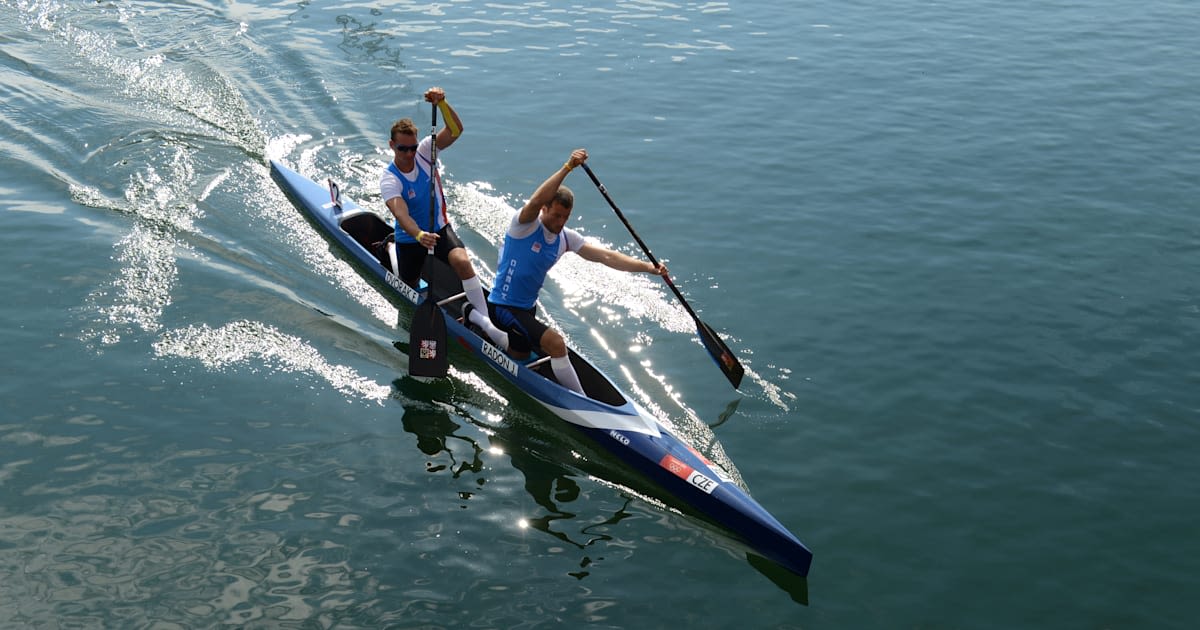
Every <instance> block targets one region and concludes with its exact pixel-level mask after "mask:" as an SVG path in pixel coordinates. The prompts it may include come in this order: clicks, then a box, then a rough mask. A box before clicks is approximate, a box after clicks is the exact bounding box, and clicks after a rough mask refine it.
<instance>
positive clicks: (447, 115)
mask: <svg viewBox="0 0 1200 630" xmlns="http://www.w3.org/2000/svg"><path fill="white" fill-rule="evenodd" d="M438 109H440V110H442V118H443V119H445V121H446V128H447V129H449V130H450V135H452V136H454V137H455V138H457V137H459V136H460V135H462V127H459V126H458V121H457V120H455V119H454V112H453V111H451V109H450V104H449V103H447V102H446V99H442V100H440V101H438Z"/></svg>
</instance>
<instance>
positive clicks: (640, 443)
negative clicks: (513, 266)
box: [271, 160, 812, 576]
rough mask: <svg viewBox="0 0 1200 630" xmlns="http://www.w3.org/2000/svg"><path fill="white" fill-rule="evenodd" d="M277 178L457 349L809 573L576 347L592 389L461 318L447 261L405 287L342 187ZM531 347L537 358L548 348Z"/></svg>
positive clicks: (768, 552) (370, 217) (801, 550)
mask: <svg viewBox="0 0 1200 630" xmlns="http://www.w3.org/2000/svg"><path fill="white" fill-rule="evenodd" d="M271 177H272V178H273V179H274V180H275V182H276V183H277V184H278V185H279V187H280V189H282V190H283V192H284V194H285V195H287V197H288V199H289V200H290V201H291V202H292V203H293V204H294V205H295V206H296V208H298V209H299V210H300V211H301V212H302V213H303V214H304V215H305V217H306V218H307V219H308V220H309V221H310V223H312V225H313V226H314V227H316V228H317V230H318V231H319V232H320V233H321V234H322V235H323V236H324V237H325V238H326V239H327V240H330V241H331V242H332V243H333V244H335V245H336V246H337V247H338V249H340V250H341V252H342V253H344V254H345V255H347V256H348V257H349V258H350V260H352V261H353V262H354V263H356V265H355V266H356V267H357V268H358V269H359V271H360V272H362V273H365V274H367V275H368V276H370V277H373V278H374V279H375V280H377V281H378V282H377V283H376V284H378V285H380V287H381V290H384V291H385V292H389V293H390V294H391V295H390V297H391V298H392V299H393V300H394V301H396V302H398V303H399V304H400V305H406V306H409V307H413V308H415V307H416V306H417V305H418V304H420V303H421V301H422V300H425V299H433V300H436V301H437V302H438V304H439V305H440V306H441V312H442V315H443V317H444V318H445V321H446V331H447V342H448V343H449V344H450V345H451V346H457V347H461V348H462V349H464V350H466V351H467V352H469V353H470V354H472V355H474V356H475V357H477V358H478V359H479V360H481V361H482V362H483V363H484V364H486V365H487V366H488V367H490V368H491V369H492V370H494V371H495V372H496V373H497V374H499V375H500V376H501V377H503V378H504V379H506V380H508V381H509V382H510V383H512V384H513V385H515V386H516V388H517V389H519V390H520V391H522V392H524V394H525V395H527V396H528V397H529V398H531V399H532V400H534V401H536V402H537V403H538V404H540V405H541V406H542V407H544V408H546V409H547V410H549V411H550V412H552V413H553V414H554V415H555V416H557V417H558V418H560V419H562V420H563V421H564V422H566V423H567V425H569V426H570V427H572V428H573V429H574V430H575V431H577V432H578V433H579V434H580V435H582V436H584V437H585V438H586V439H587V440H588V441H589V442H590V443H592V444H594V445H596V446H599V447H600V448H601V449H602V450H603V451H606V452H608V453H611V454H612V455H614V456H616V457H617V458H618V459H620V460H621V461H622V462H624V463H625V464H626V465H628V466H629V467H630V468H631V469H632V470H633V471H635V472H636V473H637V475H639V476H640V478H642V479H645V480H646V481H648V482H649V485H650V486H651V487H653V488H656V489H658V490H659V491H660V492H658V494H659V495H661V496H657V497H655V498H656V499H659V500H662V501H664V503H666V504H667V505H670V506H672V507H676V508H683V509H681V511H687V512H690V513H693V514H697V515H699V516H701V517H702V518H703V519H705V520H707V521H709V522H710V523H712V524H715V525H716V526H718V527H719V528H720V529H722V530H725V531H726V532H728V533H730V534H732V535H733V536H734V537H735V538H736V539H738V540H740V541H741V542H742V543H743V544H744V545H745V546H746V547H748V548H749V550H750V551H751V552H752V553H754V554H757V555H760V556H762V557H764V558H767V559H768V560H770V561H772V562H774V563H776V564H777V565H779V566H780V567H782V568H784V569H787V570H788V571H790V572H792V573H794V574H796V575H799V576H807V575H808V570H809V566H810V564H811V563H812V552H811V551H809V549H808V548H807V547H805V546H804V543H802V542H801V541H800V540H799V539H798V538H797V537H796V536H795V535H794V534H792V533H791V532H790V531H789V530H788V529H787V528H786V527H784V526H783V525H782V524H781V523H780V522H779V521H778V520H777V519H776V518H775V517H774V516H772V515H771V514H770V513H769V512H768V511H767V510H766V509H764V508H763V507H762V506H761V505H759V503H758V502H757V501H755V500H754V499H753V498H751V497H750V495H749V494H748V493H746V492H745V491H744V490H743V489H742V488H741V487H740V486H739V485H737V484H736V483H735V482H734V481H733V480H732V479H731V478H730V476H729V475H728V474H727V473H726V472H725V471H724V470H722V469H721V467H720V466H718V465H716V464H715V463H713V462H712V461H710V460H709V459H708V458H707V457H705V456H704V455H703V454H701V453H700V452H699V451H697V450H696V449H695V448H693V447H692V446H691V445H689V444H688V443H687V442H686V441H685V440H683V439H681V438H680V437H679V436H678V435H676V434H675V433H674V432H672V431H671V430H670V428H669V427H668V426H666V425H664V424H663V423H661V422H659V420H658V419H657V418H655V417H654V416H653V415H652V414H650V413H649V412H648V411H646V410H645V409H644V408H643V407H641V406H640V405H638V404H637V403H636V402H634V401H633V400H632V399H631V398H630V397H629V396H627V395H626V394H625V393H624V392H623V391H621V389H620V388H619V387H617V385H616V384H614V383H613V382H612V380H611V379H609V378H608V377H607V376H605V375H604V374H603V373H602V372H601V371H600V370H599V369H597V368H596V367H595V366H594V365H593V364H592V363H591V362H589V361H588V360H587V359H585V358H584V357H583V356H581V355H580V354H578V353H577V352H576V351H575V350H574V349H571V350H569V352H570V358H571V363H572V365H574V367H575V371H576V373H577V374H578V375H579V381H580V383H581V384H582V385H583V388H584V391H585V392H586V394H587V395H586V396H585V395H580V394H578V393H576V392H574V391H572V390H570V389H567V388H565V387H563V386H561V385H559V384H558V382H557V381H555V380H554V375H553V372H552V371H551V370H550V365H549V362H548V361H546V360H545V359H544V358H543V359H541V360H534V361H530V362H523V361H518V360H516V359H513V358H512V357H510V356H508V355H507V354H505V353H504V352H503V351H501V350H500V349H498V348H496V347H495V346H493V345H492V344H491V343H490V341H489V340H488V339H486V337H485V336H483V335H480V334H478V330H477V329H476V328H475V326H468V325H464V323H463V322H462V321H461V317H462V307H463V306H464V305H465V303H466V298H465V295H463V294H462V284H461V283H460V282H459V280H458V278H457V277H455V275H454V273H453V272H452V271H451V270H450V269H449V267H448V266H446V265H445V264H444V263H442V262H441V261H438V260H436V259H434V260H431V261H430V262H429V263H427V264H426V265H425V273H426V276H425V277H424V279H423V282H422V283H421V287H419V289H414V288H412V287H409V286H408V285H406V284H404V283H403V282H402V281H401V280H400V278H399V275H398V273H396V270H395V269H394V263H393V262H392V257H391V256H390V255H389V254H388V247H387V241H388V239H387V237H388V235H389V234H391V232H392V227H391V226H390V225H389V224H388V223H387V222H385V221H384V220H383V219H382V218H381V217H380V216H379V215H376V214H375V213H373V212H370V211H368V210H365V209H363V208H362V207H360V206H359V205H358V204H356V203H354V201H352V200H350V199H348V198H346V197H344V196H343V195H341V194H340V193H339V192H337V187H336V185H335V184H333V183H332V182H330V183H329V186H328V187H327V186H322V185H321V184H318V183H316V182H315V181H313V180H311V179H309V178H307V177H305V176H303V175H301V174H299V173H297V172H296V171H294V170H292V169H290V168H288V167H287V166H285V165H284V164H283V163H281V162H279V161H278V160H271ZM429 274H433V275H432V276H430V275H429ZM430 286H432V287H433V291H432V292H431V291H429V287H430ZM430 293H432V295H430ZM534 350H535V355H536V356H541V355H543V354H544V353H542V352H539V351H538V350H540V349H538V348H535V349H534Z"/></svg>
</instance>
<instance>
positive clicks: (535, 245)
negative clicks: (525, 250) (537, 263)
mask: <svg viewBox="0 0 1200 630" xmlns="http://www.w3.org/2000/svg"><path fill="white" fill-rule="evenodd" d="M530 249H532V250H533V253H535V254H536V253H538V252H541V251H542V244H541V243H539V242H536V241H535V242H534V243H533V247H531V248H530Z"/></svg>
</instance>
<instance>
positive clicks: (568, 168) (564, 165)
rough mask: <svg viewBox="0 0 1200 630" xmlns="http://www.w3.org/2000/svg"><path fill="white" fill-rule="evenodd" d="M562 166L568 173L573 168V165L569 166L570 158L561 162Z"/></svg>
mask: <svg viewBox="0 0 1200 630" xmlns="http://www.w3.org/2000/svg"><path fill="white" fill-rule="evenodd" d="M563 168H565V169H567V172H568V173H570V172H571V171H573V170H575V167H574V166H571V160H567V161H566V162H563Z"/></svg>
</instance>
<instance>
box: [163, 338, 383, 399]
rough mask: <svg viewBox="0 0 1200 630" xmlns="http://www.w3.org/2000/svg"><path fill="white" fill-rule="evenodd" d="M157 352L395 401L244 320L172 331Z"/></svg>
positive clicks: (302, 346)
mask: <svg viewBox="0 0 1200 630" xmlns="http://www.w3.org/2000/svg"><path fill="white" fill-rule="evenodd" d="M154 350H155V352H156V353H157V354H158V355H159V356H164V357H168V356H175V357H182V358H189V359H196V360H198V361H200V363H201V364H203V365H204V366H205V367H207V368H209V369H211V370H217V371H219V370H223V369H226V368H228V367H230V366H235V365H236V366H240V367H244V368H247V369H250V370H251V371H256V370H258V369H259V366H266V367H267V368H269V369H272V370H276V371H279V372H300V373H306V374H312V375H314V376H317V377H319V378H321V379H323V380H325V381H326V382H327V383H329V385H330V386H332V387H333V388H334V389H336V390H338V391H339V392H341V393H342V394H344V395H346V396H352V397H357V398H361V399H364V400H372V401H376V402H382V401H384V400H387V399H389V398H390V397H391V388H390V387H388V386H385V385H381V384H379V383H376V382H374V381H372V380H370V379H368V378H366V377H363V376H361V375H359V374H358V373H357V372H356V371H355V370H354V369H353V368H350V367H347V366H344V365H333V364H331V363H329V362H328V361H326V360H325V359H324V358H323V357H322V356H321V353H320V352H318V351H317V349H316V348H314V347H312V346H311V345H309V344H308V343H306V342H305V341H304V340H302V339H300V338H299V337H295V336H293V335H288V334H285V333H282V332H280V331H279V330H277V329H275V328H274V327H271V326H268V325H266V324H263V323H261V322H253V321H246V320H242V321H236V322H231V323H228V324H225V325H224V326H221V327H219V328H212V327H210V326H208V325H206V324H200V325H195V326H188V327H186V328H182V329H178V330H172V331H168V332H167V333H165V334H164V335H162V337H161V338H160V339H159V340H158V341H156V342H155V343H154Z"/></svg>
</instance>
